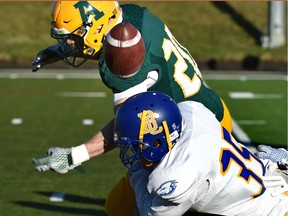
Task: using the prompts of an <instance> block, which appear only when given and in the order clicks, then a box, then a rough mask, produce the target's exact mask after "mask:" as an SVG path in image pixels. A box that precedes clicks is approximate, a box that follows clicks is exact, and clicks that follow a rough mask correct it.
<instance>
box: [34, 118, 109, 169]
mask: <svg viewBox="0 0 288 216" xmlns="http://www.w3.org/2000/svg"><path fill="white" fill-rule="evenodd" d="M113 125H114V121H113V120H111V121H110V122H109V123H108V124H106V125H105V126H104V127H103V128H102V129H101V130H100V131H98V132H97V133H96V134H95V136H93V137H92V138H91V139H90V140H88V141H87V142H86V143H85V144H81V145H79V146H76V147H72V148H60V147H53V148H49V149H48V151H47V156H46V157H43V158H33V160H32V162H33V164H34V165H35V169H36V170H37V171H47V170H53V171H56V172H58V173H61V174H64V173H67V172H68V171H69V170H72V169H74V168H76V167H78V166H79V165H81V164H82V163H83V162H85V161H88V160H90V159H91V158H94V157H97V156H100V155H102V154H104V153H105V152H107V151H110V150H111V149H113V148H115V145H114V141H113Z"/></svg>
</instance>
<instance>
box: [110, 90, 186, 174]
mask: <svg viewBox="0 0 288 216" xmlns="http://www.w3.org/2000/svg"><path fill="white" fill-rule="evenodd" d="M114 130H115V143H116V145H117V146H118V147H120V159H121V162H122V163H123V164H124V165H125V166H126V167H127V168H128V170H129V171H130V172H135V171H137V170H138V169H140V168H141V167H143V165H144V166H152V165H153V163H155V162H158V161H160V160H161V159H162V158H163V157H164V156H165V155H166V154H167V152H169V151H170V150H171V149H172V147H173V145H174V144H175V143H176V141H177V139H178V138H179V137H180V134H181V131H182V116H181V113H180V110H179V108H178V106H177V104H176V103H175V102H174V100H172V98H170V97H169V96H168V95H166V94H163V93H160V92H144V93H140V94H137V95H134V96H132V97H130V98H128V99H127V100H126V101H125V102H124V103H123V104H122V105H121V106H120V107H119V109H118V110H117V112H116V115H115V128H114Z"/></svg>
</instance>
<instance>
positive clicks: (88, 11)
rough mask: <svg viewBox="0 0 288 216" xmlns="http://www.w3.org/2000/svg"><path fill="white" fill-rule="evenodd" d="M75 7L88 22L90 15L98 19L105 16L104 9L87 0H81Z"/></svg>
mask: <svg viewBox="0 0 288 216" xmlns="http://www.w3.org/2000/svg"><path fill="white" fill-rule="evenodd" d="M74 7H75V8H76V9H78V10H79V12H80V15H81V19H82V21H83V23H86V22H88V17H89V16H90V15H94V19H95V20H96V21H97V20H98V19H100V18H101V17H103V16H104V13H103V11H99V10H97V8H95V7H94V6H93V5H91V4H90V3H89V2H87V1H79V2H77V3H76V4H75V5H74Z"/></svg>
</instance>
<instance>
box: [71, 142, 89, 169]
mask: <svg viewBox="0 0 288 216" xmlns="http://www.w3.org/2000/svg"><path fill="white" fill-rule="evenodd" d="M71 155H72V160H73V165H76V164H81V163H83V162H85V161H88V160H89V159H90V157H89V153H88V151H87V148H86V146H85V144H82V145H79V146H76V147H72V151H71Z"/></svg>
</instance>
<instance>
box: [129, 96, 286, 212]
mask: <svg viewBox="0 0 288 216" xmlns="http://www.w3.org/2000/svg"><path fill="white" fill-rule="evenodd" d="M178 106H179V108H180V111H181V114H182V117H183V119H184V122H185V123H184V130H183V134H182V137H181V139H180V140H179V141H178V142H177V143H176V144H175V146H174V147H173V148H172V150H171V151H170V152H169V153H168V154H167V155H166V156H165V157H164V158H163V159H162V161H161V162H160V163H159V164H158V165H157V167H156V168H155V169H154V170H153V171H152V173H148V172H147V171H145V170H140V171H138V172H135V173H133V174H132V176H131V185H132V187H133V189H134V190H135V194H136V200H137V205H138V208H139V211H140V214H141V215H165V216H169V215H171V216H172V215H173V216H176V215H182V214H184V213H185V212H186V211H187V210H188V209H191V210H194V211H199V212H207V213H213V214H219V215H241V216H246V215H253V216H257V215H261V216H264V215H273V216H274V215H275V216H276V215H277V216H280V215H283V216H284V214H285V213H286V212H288V197H287V196H285V195H283V194H280V195H278V196H276V197H272V196H271V193H272V192H273V191H274V190H276V189H277V188H265V187H264V184H263V176H264V175H265V172H266V170H265V166H264V164H263V162H262V161H261V160H259V159H258V158H256V157H255V156H254V155H253V153H251V152H250V151H249V150H248V149H247V148H245V146H243V145H241V144H239V143H237V142H236V141H235V140H234V138H233V137H232V136H231V135H230V134H229V133H228V132H227V131H226V130H225V129H223V128H222V127H221V125H220V124H219V122H218V121H217V119H216V118H215V116H214V115H213V114H212V113H211V112H210V111H209V110H208V109H206V108H205V107H204V106H203V105H202V104H200V103H197V102H192V101H185V102H182V103H179V104H178Z"/></svg>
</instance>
